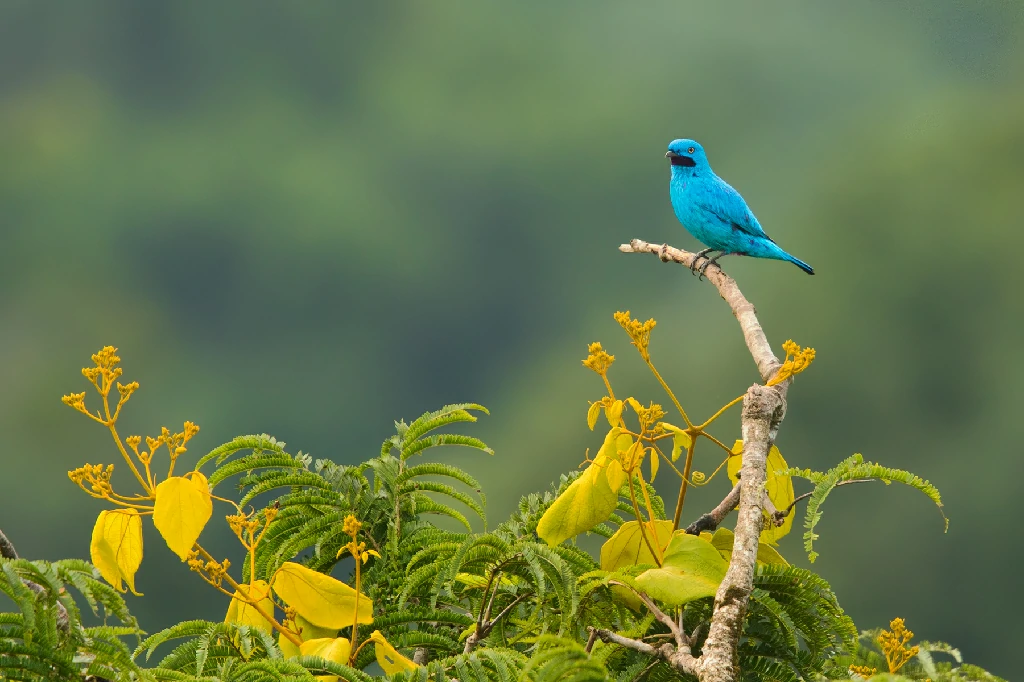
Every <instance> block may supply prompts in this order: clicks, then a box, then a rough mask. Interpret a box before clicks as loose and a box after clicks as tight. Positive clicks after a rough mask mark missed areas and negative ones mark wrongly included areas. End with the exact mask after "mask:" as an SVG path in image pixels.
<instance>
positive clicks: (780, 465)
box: [728, 440, 795, 545]
mask: <svg viewBox="0 0 1024 682" xmlns="http://www.w3.org/2000/svg"><path fill="white" fill-rule="evenodd" d="M732 452H733V454H734V455H738V456H735V457H730V458H729V464H728V472H729V480H730V481H732V484H733V485H736V483H737V482H738V481H739V480H740V479H739V476H738V474H739V471H740V469H741V468H742V466H743V454H742V453H743V441H741V440H738V441H736V443H735V444H733V446H732ZM787 469H789V465H788V464H786V460H785V459H783V457H782V453H781V452H779V449H778V448H777V447H775V446H774V445H773V446H772V449H771V450H769V451H768V484H767V486H766V489H767V491H768V499H770V500H771V501H772V504H774V505H775V508H776V509H778V510H779V511H783V510H785V509H787V508H788V507H789V505H791V504H793V498H794V497H795V495H794V492H793V479H792V478H791V477H790V476H783V475H781V474H780V473H779V472H781V471H786V470H787ZM792 529H793V514H792V513H790V514H789V515H788V516H787V517H786V518H785V520H784V521H783V522H782V525H781V526H779V527H777V528H776V527H775V526H774V525H769V527H768V528H765V529H764V530H763V531H761V541H762V542H767V543H768V544H769V545H777V544H778V542H779V540H780V539H781V538H783V537H785V536H786V535H788V534H789V531H790V530H792Z"/></svg>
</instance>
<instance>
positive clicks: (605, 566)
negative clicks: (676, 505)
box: [601, 521, 672, 609]
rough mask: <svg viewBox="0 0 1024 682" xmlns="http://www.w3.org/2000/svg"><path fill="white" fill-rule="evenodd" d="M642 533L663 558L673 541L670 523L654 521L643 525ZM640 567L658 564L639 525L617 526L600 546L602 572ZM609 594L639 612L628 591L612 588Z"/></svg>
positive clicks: (635, 601) (626, 524) (635, 597)
mask: <svg viewBox="0 0 1024 682" xmlns="http://www.w3.org/2000/svg"><path fill="white" fill-rule="evenodd" d="M652 526H653V527H652ZM644 532H645V533H646V534H647V538H648V539H649V540H650V541H651V544H653V545H656V546H657V547H658V549H659V551H661V552H662V553H663V554H664V551H665V549H666V548H667V547H668V544H669V542H670V541H671V540H672V522H671V521H654V522H653V524H652V523H651V522H645V523H644ZM641 564H650V565H653V566H657V565H658V562H657V560H655V558H654V555H653V554H651V550H650V548H648V546H647V543H646V542H645V541H644V538H643V535H641V533H640V523H639V522H637V521H629V522H627V523H624V524H622V525H621V526H619V529H618V530H617V531H615V534H614V535H612V536H611V538H609V539H608V541H607V542H605V543H604V545H602V546H601V570H603V571H615V570H618V569H620V568H626V567H627V566H637V565H641ZM612 594H613V595H615V597H616V598H617V599H619V600H620V601H622V602H623V603H624V604H626V605H628V606H630V607H631V608H633V609H639V608H640V606H641V604H642V602H641V601H640V599H639V598H637V596H636V595H635V594H633V592H632V591H631V590H628V589H625V588H623V587H618V586H613V587H612Z"/></svg>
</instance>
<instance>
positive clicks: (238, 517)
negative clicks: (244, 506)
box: [224, 512, 263, 544]
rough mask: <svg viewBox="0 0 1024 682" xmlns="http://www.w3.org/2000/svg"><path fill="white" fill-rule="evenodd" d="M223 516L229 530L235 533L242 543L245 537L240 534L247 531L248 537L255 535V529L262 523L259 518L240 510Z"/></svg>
mask: <svg viewBox="0 0 1024 682" xmlns="http://www.w3.org/2000/svg"><path fill="white" fill-rule="evenodd" d="M224 518H225V519H226V520H227V522H228V526H229V527H230V528H231V532H232V533H234V534H235V535H237V536H238V539H239V540H241V541H242V543H243V544H245V539H244V538H243V536H242V534H243V533H248V534H249V537H252V536H253V535H255V533H256V530H257V529H258V528H259V527H260V526H262V525H263V524H262V523H261V522H260V520H259V519H257V518H255V517H254V516H250V515H249V514H245V513H242V512H239V513H237V514H228V515H227V516H225V517H224Z"/></svg>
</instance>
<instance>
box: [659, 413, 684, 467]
mask: <svg viewBox="0 0 1024 682" xmlns="http://www.w3.org/2000/svg"><path fill="white" fill-rule="evenodd" d="M661 425H662V427H663V428H664V429H665V430H666V431H671V432H672V461H673V462H674V461H676V460H677V459H679V455H681V454H682V453H683V450H689V449H690V435H689V434H688V433H686V431H684V430H683V429H681V428H679V427H678V426H673V425H672V424H668V423H666V422H661Z"/></svg>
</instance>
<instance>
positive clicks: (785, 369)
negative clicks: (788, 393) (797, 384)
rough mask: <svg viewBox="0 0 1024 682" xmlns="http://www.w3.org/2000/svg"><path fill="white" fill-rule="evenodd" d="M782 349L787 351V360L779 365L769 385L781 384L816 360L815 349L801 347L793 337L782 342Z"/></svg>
mask: <svg viewBox="0 0 1024 682" xmlns="http://www.w3.org/2000/svg"><path fill="white" fill-rule="evenodd" d="M782 349H783V350H784V351H786V360H785V362H783V363H782V367H779V371H778V372H777V373H776V374H775V376H774V377H772V379H771V380H770V381H769V382H768V386H774V385H776V384H780V383H782V382H783V381H785V380H786V379H789V378H790V377H793V376H796V375H797V374H799V373H800V372H802V371H804V370H805V369H807V368H808V367H809V366H810V365H811V363H812V362H814V355H815V352H814V349H813V348H801V347H800V346H799V345H797V344H796V343H793V340H792V339H790V340H788V341H786V343H784V344H782Z"/></svg>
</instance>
